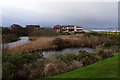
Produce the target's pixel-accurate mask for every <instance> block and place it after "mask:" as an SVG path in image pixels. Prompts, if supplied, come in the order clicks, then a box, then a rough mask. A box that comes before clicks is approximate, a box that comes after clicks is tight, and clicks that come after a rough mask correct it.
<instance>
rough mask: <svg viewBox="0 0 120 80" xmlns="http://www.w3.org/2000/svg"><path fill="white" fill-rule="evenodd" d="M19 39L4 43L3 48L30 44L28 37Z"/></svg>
mask: <svg viewBox="0 0 120 80" xmlns="http://www.w3.org/2000/svg"><path fill="white" fill-rule="evenodd" d="M19 38H20V40H18V41H15V42H10V43H5V44H4V46H8V47H10V48H11V47H15V46H17V45H20V44H24V43H28V42H31V41H30V40H29V37H27V36H23V37H19Z"/></svg>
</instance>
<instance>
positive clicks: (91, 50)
mask: <svg viewBox="0 0 120 80" xmlns="http://www.w3.org/2000/svg"><path fill="white" fill-rule="evenodd" d="M80 49H83V50H86V51H87V52H90V53H94V52H95V51H94V49H92V48H66V49H63V50H57V51H56V50H53V51H43V56H44V57H45V58H47V57H49V56H51V55H54V54H65V53H69V54H71V53H74V54H79V51H80Z"/></svg>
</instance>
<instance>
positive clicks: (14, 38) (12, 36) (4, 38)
mask: <svg viewBox="0 0 120 80" xmlns="http://www.w3.org/2000/svg"><path fill="white" fill-rule="evenodd" d="M17 40H19V37H18V36H17V35H15V34H4V35H2V43H8V42H13V41H17Z"/></svg>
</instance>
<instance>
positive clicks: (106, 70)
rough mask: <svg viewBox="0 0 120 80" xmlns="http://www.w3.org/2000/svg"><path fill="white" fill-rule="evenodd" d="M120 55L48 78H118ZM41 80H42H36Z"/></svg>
mask: <svg viewBox="0 0 120 80" xmlns="http://www.w3.org/2000/svg"><path fill="white" fill-rule="evenodd" d="M118 57H120V53H119V54H116V55H114V56H113V57H111V58H108V59H105V60H103V61H100V62H97V63H95V64H92V65H90V66H87V67H84V68H81V69H76V70H74V71H71V72H67V73H64V74H60V75H56V76H51V77H48V78H118V76H120V74H118V65H120V63H119V62H120V59H118ZM36 80H40V79H36Z"/></svg>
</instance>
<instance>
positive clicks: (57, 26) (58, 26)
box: [54, 25, 82, 29]
mask: <svg viewBox="0 0 120 80" xmlns="http://www.w3.org/2000/svg"><path fill="white" fill-rule="evenodd" d="M74 26H75V25H55V26H54V29H59V28H60V27H74ZM76 27H77V28H82V27H80V26H76Z"/></svg>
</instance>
